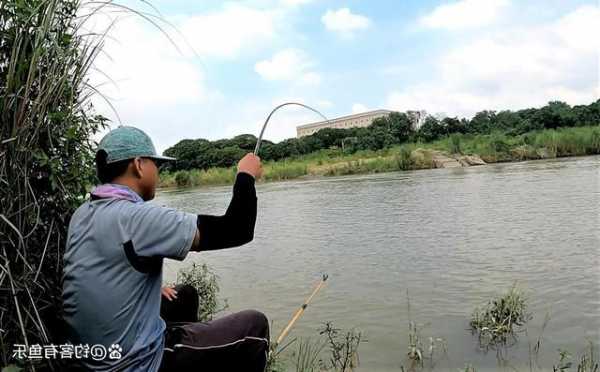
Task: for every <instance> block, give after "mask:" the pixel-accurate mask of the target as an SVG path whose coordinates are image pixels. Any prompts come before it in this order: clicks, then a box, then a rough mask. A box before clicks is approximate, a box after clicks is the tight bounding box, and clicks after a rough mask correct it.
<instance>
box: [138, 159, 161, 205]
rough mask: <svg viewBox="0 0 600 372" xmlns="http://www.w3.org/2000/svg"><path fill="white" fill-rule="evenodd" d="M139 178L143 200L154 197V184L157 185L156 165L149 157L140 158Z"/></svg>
mask: <svg viewBox="0 0 600 372" xmlns="http://www.w3.org/2000/svg"><path fill="white" fill-rule="evenodd" d="M140 167H141V178H140V179H139V186H140V190H141V191H142V195H141V196H142V198H143V199H144V200H146V201H147V200H152V199H154V195H155V193H156V186H157V185H158V166H157V164H156V163H155V162H154V160H152V159H150V158H141V159H140Z"/></svg>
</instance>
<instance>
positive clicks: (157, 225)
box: [63, 185, 197, 371]
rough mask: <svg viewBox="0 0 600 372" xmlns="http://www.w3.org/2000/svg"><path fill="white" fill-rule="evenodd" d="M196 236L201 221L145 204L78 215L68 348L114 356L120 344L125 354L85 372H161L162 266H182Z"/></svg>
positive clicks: (72, 241) (71, 241)
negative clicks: (98, 349)
mask: <svg viewBox="0 0 600 372" xmlns="http://www.w3.org/2000/svg"><path fill="white" fill-rule="evenodd" d="M115 186H116V187H119V188H122V189H123V190H125V191H127V192H130V193H133V191H132V190H131V189H129V188H127V187H126V186H121V185H115ZM134 194H135V193H134ZM135 196H137V194H135ZM196 231H197V215H195V214H191V213H185V212H181V211H177V210H175V209H171V208H164V207H160V206H157V205H153V204H150V203H145V202H143V200H141V198H139V196H137V199H136V201H131V200H126V199H119V198H103V199H97V200H92V201H87V202H85V203H84V204H83V205H81V206H80V207H79V208H78V209H77V211H76V212H75V213H74V214H73V216H72V219H71V222H70V224H69V232H68V237H67V246H66V250H65V256H64V273H63V280H64V284H63V307H64V318H65V321H66V323H67V324H68V325H69V328H70V329H69V330H68V332H69V338H70V341H71V342H72V343H73V344H74V345H78V344H88V345H89V346H90V347H91V346H92V345H94V344H99V345H102V346H103V347H104V348H105V349H107V350H109V351H114V348H112V349H109V348H111V345H113V344H118V346H119V347H120V350H122V351H121V352H120V354H121V358H119V359H111V358H110V357H109V355H108V354H107V355H106V357H104V358H103V359H102V360H94V358H92V357H88V358H87V359H85V360H83V361H82V362H83V364H84V366H85V367H86V368H87V369H91V370H96V371H116V370H118V371H157V370H158V368H159V366H160V362H161V358H162V352H163V347H164V329H165V323H164V321H163V320H162V319H161V318H160V300H161V299H160V289H161V285H162V260H163V258H164V257H168V258H172V259H176V260H183V259H184V258H185V257H186V255H187V253H188V252H189V250H190V248H191V245H192V242H193V239H194V236H195V234H196Z"/></svg>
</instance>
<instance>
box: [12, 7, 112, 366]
mask: <svg viewBox="0 0 600 372" xmlns="http://www.w3.org/2000/svg"><path fill="white" fill-rule="evenodd" d="M79 6H80V3H79V2H78V1H60V0H46V1H16V0H5V1H2V2H0V29H1V30H2V32H1V33H0V121H1V127H0V184H2V186H1V187H0V292H1V293H3V295H2V296H1V297H0V309H1V310H2V311H1V313H2V315H1V316H0V329H1V331H0V365H6V364H8V363H9V362H10V358H11V356H12V355H11V354H12V349H13V345H14V344H25V345H31V344H35V343H39V344H48V343H50V342H54V343H59V342H60V341H63V339H62V337H63V335H64V327H63V325H62V322H61V311H60V309H61V287H62V286H61V275H62V254H63V249H64V245H65V236H66V229H67V226H68V223H69V217H70V215H71V213H72V212H73V210H74V209H75V208H76V207H77V206H78V205H79V204H80V202H81V201H82V200H83V198H84V196H85V194H86V191H87V190H86V188H87V187H88V185H90V184H92V183H93V182H94V169H93V167H92V165H93V147H94V145H95V144H94V143H93V141H92V140H91V139H90V138H91V137H92V136H93V135H94V134H95V133H96V132H98V131H99V130H100V129H101V128H102V127H103V126H104V123H105V119H104V118H102V117H100V116H96V115H94V112H93V110H92V107H91V103H90V97H91V96H92V95H93V94H94V93H95V91H96V89H95V88H94V87H91V86H89V85H88V83H87V74H88V71H89V70H90V68H91V67H92V64H93V61H94V59H95V58H96V56H97V55H98V54H99V53H100V50H101V47H102V41H103V35H93V34H89V33H88V34H86V36H81V35H82V34H83V33H82V32H79V31H80V27H81V25H82V22H84V21H85V19H86V17H80V18H78V17H77V15H76V13H77V11H78V9H79ZM46 362H47V363H53V362H52V361H51V360H46ZM29 367H30V368H32V369H34V368H35V365H34V364H33V363H32V364H31V365H29ZM46 367H50V368H56V367H57V366H56V365H54V364H50V365H49V366H46Z"/></svg>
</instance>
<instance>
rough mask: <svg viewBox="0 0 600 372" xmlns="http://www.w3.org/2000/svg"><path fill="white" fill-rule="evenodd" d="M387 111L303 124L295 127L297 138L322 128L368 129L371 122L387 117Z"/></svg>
mask: <svg viewBox="0 0 600 372" xmlns="http://www.w3.org/2000/svg"><path fill="white" fill-rule="evenodd" d="M390 113H391V111H389V110H374V111H367V112H362V113H360V114H353V115H348V116H342V117H339V118H335V119H331V120H324V121H319V122H316V123H310V124H304V125H300V126H298V127H296V133H297V135H298V137H302V136H308V135H310V134H313V133H315V132H316V131H318V130H320V129H323V128H342V129H345V128H353V127H368V126H369V125H371V123H372V122H373V120H375V119H377V118H380V117H383V116H386V115H389V114H390Z"/></svg>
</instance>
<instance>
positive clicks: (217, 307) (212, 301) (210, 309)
mask: <svg viewBox="0 0 600 372" xmlns="http://www.w3.org/2000/svg"><path fill="white" fill-rule="evenodd" d="M177 284H187V285H191V286H192V287H194V288H195V289H196V291H198V297H200V306H199V307H198V321H199V322H206V321H209V320H212V319H213V317H214V315H215V314H217V313H219V312H220V311H223V310H225V309H227V307H228V306H229V305H228V304H227V300H223V301H221V300H219V298H218V295H219V290H220V288H219V283H218V277H217V275H216V274H215V273H214V272H213V271H212V270H211V269H210V268H209V267H208V266H207V265H206V264H202V265H197V264H195V263H194V264H192V266H190V267H189V268H187V269H182V270H180V271H179V273H178V275H177Z"/></svg>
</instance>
